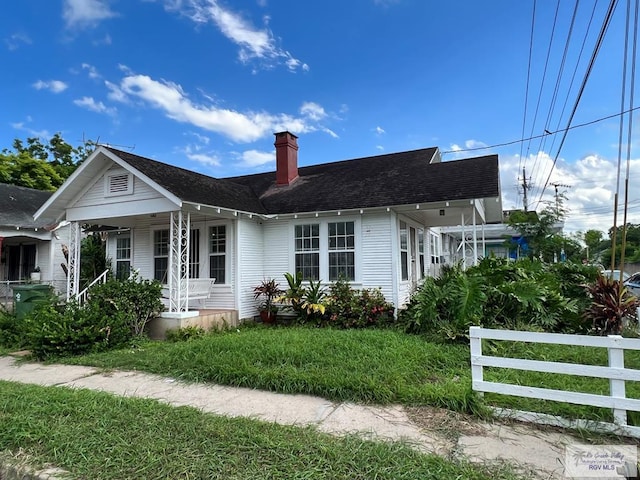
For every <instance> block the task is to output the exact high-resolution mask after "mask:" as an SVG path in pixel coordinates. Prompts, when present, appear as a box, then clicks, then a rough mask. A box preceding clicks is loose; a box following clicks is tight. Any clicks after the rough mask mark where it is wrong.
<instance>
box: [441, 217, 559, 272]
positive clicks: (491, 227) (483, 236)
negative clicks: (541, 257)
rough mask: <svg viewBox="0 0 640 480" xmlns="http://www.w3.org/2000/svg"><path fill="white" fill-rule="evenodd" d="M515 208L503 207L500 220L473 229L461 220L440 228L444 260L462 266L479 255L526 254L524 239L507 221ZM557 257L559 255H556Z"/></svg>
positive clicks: (557, 229) (471, 263)
mask: <svg viewBox="0 0 640 480" xmlns="http://www.w3.org/2000/svg"><path fill="white" fill-rule="evenodd" d="M517 211H518V210H505V211H504V212H503V214H502V221H500V222H496V223H488V224H486V225H480V227H479V228H476V229H474V228H473V225H471V224H468V223H467V224H465V223H461V224H460V225H458V226H455V227H445V228H443V229H442V236H443V243H445V245H446V246H445V248H444V251H445V254H444V256H445V261H446V262H447V263H452V264H453V263H458V262H460V263H461V264H462V266H463V268H464V267H469V266H471V265H475V264H477V262H478V261H479V260H480V259H481V258H483V257H491V256H494V257H497V258H511V259H514V260H515V259H516V258H519V257H522V256H526V255H527V252H526V248H527V247H526V245H527V242H526V239H523V238H522V236H521V235H520V233H518V232H517V231H516V230H514V229H513V228H512V227H510V226H509V224H508V219H509V216H510V215H511V214H512V213H513V212H517ZM563 229H564V222H558V223H556V224H555V225H554V226H553V228H552V231H553V232H554V233H562V230H563ZM558 260H561V258H558Z"/></svg>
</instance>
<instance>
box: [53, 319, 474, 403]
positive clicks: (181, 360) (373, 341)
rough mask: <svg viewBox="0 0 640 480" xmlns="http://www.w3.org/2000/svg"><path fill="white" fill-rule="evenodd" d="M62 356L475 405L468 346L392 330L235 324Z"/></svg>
mask: <svg viewBox="0 0 640 480" xmlns="http://www.w3.org/2000/svg"><path fill="white" fill-rule="evenodd" d="M64 361H65V362H68V363H77V364H84V365H94V366H98V367H104V368H118V369H135V370H144V371H147V372H151V373H157V374H160V375H166V376H170V377H174V378H178V379H182V380H186V381H190V382H212V383H219V384H224V385H234V386H242V387H249V388H257V389H264V390H272V391H276V392H283V393H306V394H311V395H319V396H322V397H325V398H328V399H330V400H336V401H345V400H348V401H355V402H362V403H382V404H384V403H395V402H398V403H404V404H429V405H435V406H440V407H445V408H450V409H453V410H458V411H466V412H474V411H477V408H476V407H477V405H476V403H475V401H474V398H475V396H474V395H473V394H472V392H471V382H470V377H469V355H468V348H466V347H464V346H449V345H438V344H434V343H427V342H425V341H424V340H422V339H421V338H419V337H416V336H413V335H407V334H404V333H400V332H396V331H391V330H332V329H318V328H297V327H295V328H294V327H292V328H240V329H238V330H230V331H227V332H220V333H214V334H210V335H207V336H205V337H203V338H200V339H193V340H190V341H188V342H181V343H160V342H155V343H147V344H144V345H143V346H142V347H141V348H137V349H127V350H120V351H114V352H108V353H101V354H94V355H86V356H82V357H76V358H68V359H66V360H64Z"/></svg>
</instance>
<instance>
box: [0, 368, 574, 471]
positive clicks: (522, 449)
mask: <svg viewBox="0 0 640 480" xmlns="http://www.w3.org/2000/svg"><path fill="white" fill-rule="evenodd" d="M0 380H8V381H13V382H20V383H29V384H37V385H43V386H64V387H70V388H87V389H91V390H99V391H103V392H109V393H112V394H115V395H121V396H125V397H143V398H152V399H156V400H159V401H161V402H165V403H168V404H170V405H175V406H183V405H188V406H192V407H195V408H198V409H200V410H202V411H203V412H208V413H213V414H216V415H225V416H229V417H250V418H255V419H258V420H263V421H267V422H275V423H279V424H285V425H300V426H307V425H315V426H316V427H317V429H318V430H319V431H322V432H325V433H329V434H333V435H342V434H347V433H350V434H358V435H360V436H362V437H364V438H368V439H374V440H382V441H405V442H407V443H409V444H410V445H411V446H413V447H414V448H416V449H418V450H420V451H422V452H425V453H436V454H439V455H444V456H462V457H466V458H468V459H470V460H472V461H478V462H487V461H489V462H491V461H497V460H504V461H508V462H512V463H514V464H516V465H518V466H520V467H521V468H522V469H523V470H524V471H527V472H528V475H532V474H533V473H535V474H536V475H537V476H539V477H540V478H563V466H562V462H563V461H564V446H565V445H566V444H569V443H581V442H579V441H577V440H576V439H575V438H572V437H570V436H568V435H561V434H558V433H555V432H542V431H539V430H536V429H534V428H528V427H525V426H522V425H518V426H510V425H500V424H488V423H482V422H478V423H477V425H475V427H477V428H474V429H473V430H474V431H473V432H472V433H473V434H461V435H460V436H459V437H458V438H457V439H452V438H451V437H449V438H447V437H444V436H441V435H438V434H437V433H436V432H434V431H429V428H428V426H427V425H425V424H424V423H422V424H421V425H418V424H417V423H414V422H413V421H411V419H410V418H409V415H408V413H407V411H406V410H405V408H404V407H402V406H387V407H376V406H366V405H356V404H353V403H333V402H330V401H328V400H325V399H323V398H319V397H312V396H308V395H288V394H280V393H272V392H265V391H260V390H251V389H247V388H235V387H224V386H218V385H204V384H186V383H182V382H179V381H176V380H174V379H171V378H163V377H159V376H156V375H149V374H144V373H138V372H126V371H110V372H108V373H103V372H102V371H101V370H99V369H96V368H92V367H81V366H69V365H43V364H40V363H21V364H16V363H15V360H14V359H13V358H12V357H0Z"/></svg>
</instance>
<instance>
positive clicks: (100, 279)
mask: <svg viewBox="0 0 640 480" xmlns="http://www.w3.org/2000/svg"><path fill="white" fill-rule="evenodd" d="M109 272H110V270H109V269H106V270H105V271H104V272H102V273H101V274H100V275H98V276H97V277H96V278H95V279H94V280H93V282H91V283H90V284H89V285H87V287H86V288H85V289H84V290H82V291H81V292H80V293H78V295H76V300H77V302H78V304H79V305H84V304H85V303H87V295H88V293H89V289H90V288H91V287H93V286H94V285H96V284H98V283H100V284H102V283H106V282H107V277H108V275H109Z"/></svg>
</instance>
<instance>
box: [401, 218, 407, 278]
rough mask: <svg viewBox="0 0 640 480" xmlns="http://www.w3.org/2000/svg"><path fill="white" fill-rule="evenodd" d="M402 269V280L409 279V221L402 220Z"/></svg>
mask: <svg viewBox="0 0 640 480" xmlns="http://www.w3.org/2000/svg"><path fill="white" fill-rule="evenodd" d="M400 271H401V274H402V280H409V241H408V233H407V223H406V222H403V221H400Z"/></svg>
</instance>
